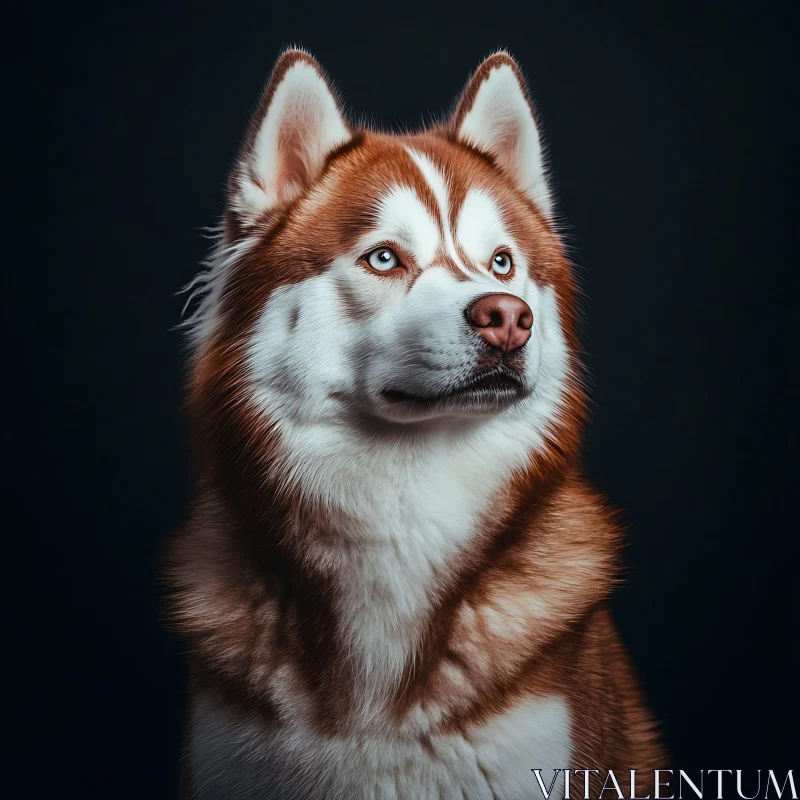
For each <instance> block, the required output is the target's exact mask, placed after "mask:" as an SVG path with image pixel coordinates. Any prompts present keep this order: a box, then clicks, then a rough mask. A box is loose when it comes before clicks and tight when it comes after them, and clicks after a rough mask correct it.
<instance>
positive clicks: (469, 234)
mask: <svg viewBox="0 0 800 800" xmlns="http://www.w3.org/2000/svg"><path fill="white" fill-rule="evenodd" d="M456 235H457V237H458V241H459V243H460V244H461V246H462V247H463V248H464V251H465V252H466V254H467V255H468V256H469V257H470V258H471V259H472V261H473V262H474V263H475V264H480V265H481V266H482V267H484V268H486V269H487V270H488V269H489V266H490V265H489V261H490V259H491V257H492V255H493V254H494V252H495V250H496V249H497V248H498V247H500V246H501V245H502V246H505V247H510V246H511V239H510V237H509V235H508V234H507V233H506V231H505V229H504V226H503V219H502V216H501V214H500V209H499V207H498V205H497V203H496V202H495V201H494V200H493V199H492V197H491V196H490V195H489V193H488V192H487V191H486V190H485V189H470V190H469V191H468V192H467V196H466V197H465V198H464V203H463V205H462V206H461V211H460V212H459V215H458V225H457V226H456Z"/></svg>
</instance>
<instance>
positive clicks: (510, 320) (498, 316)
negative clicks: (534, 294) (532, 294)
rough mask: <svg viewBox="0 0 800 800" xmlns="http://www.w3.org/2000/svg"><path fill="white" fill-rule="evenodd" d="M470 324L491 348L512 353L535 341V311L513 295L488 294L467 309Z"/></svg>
mask: <svg viewBox="0 0 800 800" xmlns="http://www.w3.org/2000/svg"><path fill="white" fill-rule="evenodd" d="M467 321H468V322H469V324H470V325H471V326H472V327H473V328H474V329H475V330H476V331H477V332H478V333H479V334H480V335H481V336H483V338H484V340H485V341H486V343H487V344H488V345H489V346H490V347H495V348H497V349H498V350H502V351H503V352H504V353H510V352H511V351H512V350H519V348H520V347H524V345H525V343H526V342H527V341H528V339H530V338H531V328H532V327H533V312H532V311H531V308H530V306H529V305H528V304H527V303H526V302H525V301H524V300H521V299H520V298H519V297H514V296H513V295H511V294H485V295H484V296H483V297H479V298H478V299H477V300H476V301H475V302H474V303H473V304H472V305H471V306H469V307H468V308H467Z"/></svg>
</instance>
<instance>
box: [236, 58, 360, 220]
mask: <svg viewBox="0 0 800 800" xmlns="http://www.w3.org/2000/svg"><path fill="white" fill-rule="evenodd" d="M349 138H350V131H349V129H348V127H347V123H346V122H345V119H344V115H343V114H342V111H341V109H340V107H339V103H338V101H337V99H336V97H335V95H334V93H333V91H332V89H331V87H330V85H329V83H328V80H327V78H326V77H325V73H324V72H323V70H322V68H321V67H320V65H319V64H318V63H317V62H316V60H315V59H313V58H312V57H311V56H310V55H308V54H307V53H304V52H303V51H302V50H287V51H286V52H285V53H284V54H283V55H282V56H281V57H280V58H279V59H278V63H277V64H276V65H275V69H274V70H273V71H272V76H271V78H270V81H269V83H268V84H267V88H266V89H265V90H264V94H263V95H262V97H261V102H260V103H259V107H258V110H257V111H256V113H255V115H254V116H253V119H252V121H251V123H250V128H249V130H248V133H247V136H246V138H245V142H244V146H243V147H242V151H241V154H240V156H239V163H238V164H237V166H236V168H235V169H234V171H233V175H232V176H231V183H230V186H229V201H228V202H229V205H230V207H231V209H232V210H233V211H235V212H238V213H239V214H240V215H241V216H242V218H243V221H245V222H248V221H252V220H254V219H255V218H256V217H257V216H258V215H260V214H261V213H263V212H265V211H269V210H271V209H273V208H275V207H277V206H280V205H283V204H285V203H288V202H291V201H292V200H294V199H295V198H296V197H298V196H299V195H300V194H301V192H303V191H304V190H305V189H306V188H307V187H308V186H309V184H311V182H312V181H314V179H315V178H316V177H317V176H318V175H319V173H320V171H321V170H322V167H323V166H324V164H325V157H326V156H327V155H328V153H330V152H331V151H332V150H334V149H335V148H336V147H338V146H339V145H341V144H343V143H344V142H346V141H347V140H348V139H349Z"/></svg>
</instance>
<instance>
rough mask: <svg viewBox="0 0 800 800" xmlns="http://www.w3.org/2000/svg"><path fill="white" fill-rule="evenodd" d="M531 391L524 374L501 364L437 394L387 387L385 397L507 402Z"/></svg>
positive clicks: (425, 402)
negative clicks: (524, 379)
mask: <svg viewBox="0 0 800 800" xmlns="http://www.w3.org/2000/svg"><path fill="white" fill-rule="evenodd" d="M528 393H529V392H528V390H527V389H526V387H525V384H524V383H523V381H522V379H521V377H520V376H519V375H518V374H517V373H515V372H513V371H512V370H510V369H508V367H505V366H501V367H497V368H495V369H492V370H489V371H487V372H484V373H482V374H480V375H478V376H474V377H472V378H470V379H469V380H467V381H465V382H464V383H462V384H459V385H458V386H455V387H453V388H452V389H448V390H447V391H444V392H439V393H436V394H414V393H411V392H406V391H404V390H401V389H385V390H384V391H383V393H382V394H383V397H384V398H385V399H386V400H388V401H389V402H390V403H392V404H399V403H411V404H414V405H418V406H440V405H456V406H458V405H462V404H464V405H468V406H475V405H485V406H487V407H495V406H498V405H507V404H510V403H511V402H514V401H515V400H518V399H520V398H522V397H524V396H525V395H527V394H528Z"/></svg>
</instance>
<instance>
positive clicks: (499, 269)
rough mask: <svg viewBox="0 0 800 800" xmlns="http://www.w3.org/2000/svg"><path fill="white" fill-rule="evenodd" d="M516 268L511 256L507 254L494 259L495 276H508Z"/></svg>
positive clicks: (504, 253) (493, 270)
mask: <svg viewBox="0 0 800 800" xmlns="http://www.w3.org/2000/svg"><path fill="white" fill-rule="evenodd" d="M513 267H514V262H513V261H512V260H511V256H510V255H509V254H508V253H506V252H502V253H497V255H495V257H494V258H493V259H492V272H494V274H495V275H508V274H509V273H510V272H511V270H512V269H513Z"/></svg>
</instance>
